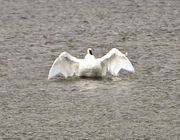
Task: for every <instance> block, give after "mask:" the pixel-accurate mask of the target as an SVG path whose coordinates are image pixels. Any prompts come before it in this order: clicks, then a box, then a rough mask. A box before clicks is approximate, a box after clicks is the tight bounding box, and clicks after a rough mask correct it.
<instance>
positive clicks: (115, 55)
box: [99, 48, 135, 76]
mask: <svg viewBox="0 0 180 140" xmlns="http://www.w3.org/2000/svg"><path fill="white" fill-rule="evenodd" d="M99 60H100V61H101V63H103V66H104V67H105V69H107V71H108V72H110V73H111V74H112V75H114V76H117V75H118V73H119V71H120V70H121V69H124V70H127V71H130V72H133V73H134V72H135V70H134V67H133V65H132V64H131V62H130V61H129V59H128V58H127V57H126V55H125V54H123V53H122V52H120V51H119V50H118V49H116V48H113V49H111V50H110V51H109V52H108V53H107V54H106V55H104V56H103V57H102V58H99Z"/></svg>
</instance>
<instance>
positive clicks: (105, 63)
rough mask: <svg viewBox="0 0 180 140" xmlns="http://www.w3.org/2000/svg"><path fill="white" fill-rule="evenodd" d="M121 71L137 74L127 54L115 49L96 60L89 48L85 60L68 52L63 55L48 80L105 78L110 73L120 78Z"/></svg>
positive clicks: (53, 66)
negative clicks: (58, 76) (62, 77)
mask: <svg viewBox="0 0 180 140" xmlns="http://www.w3.org/2000/svg"><path fill="white" fill-rule="evenodd" d="M121 69H124V70H127V71H129V72H133V73H134V72H135V70H134V67H133V66H132V64H131V62H130V61H129V59H128V58H127V57H126V54H123V53H121V52H120V51H119V50H118V49H116V48H113V49H111V50H110V51H109V52H108V53H107V54H106V55H104V56H103V57H101V58H95V56H94V55H93V54H92V49H91V48H89V49H88V50H87V54H86V56H85V58H84V59H78V58H76V57H74V56H72V55H70V54H69V53H67V52H63V53H61V54H60V55H59V57H58V58H56V60H55V61H54V63H53V65H52V66H51V69H50V71H49V75H48V79H51V78H53V77H54V76H56V75H58V74H62V75H63V76H64V77H72V76H83V77H103V76H106V74H107V72H109V73H111V74H112V75H113V76H118V73H119V71H120V70H121Z"/></svg>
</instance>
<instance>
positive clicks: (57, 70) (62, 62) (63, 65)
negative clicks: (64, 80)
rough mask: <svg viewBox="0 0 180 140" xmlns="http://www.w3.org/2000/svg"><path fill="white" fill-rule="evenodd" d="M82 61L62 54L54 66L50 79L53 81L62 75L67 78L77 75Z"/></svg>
mask: <svg viewBox="0 0 180 140" xmlns="http://www.w3.org/2000/svg"><path fill="white" fill-rule="evenodd" d="M80 61H81V59H78V58H76V57H74V56H72V55H70V54H69V53H67V52H63V53H61V54H60V55H59V57H58V58H56V60H55V61H54V63H53V64H52V66H51V69H50V71H49V75H48V79H51V78H52V77H54V76H56V75H58V74H62V75H63V76H65V77H71V76H73V75H77V73H78V68H79V63H80Z"/></svg>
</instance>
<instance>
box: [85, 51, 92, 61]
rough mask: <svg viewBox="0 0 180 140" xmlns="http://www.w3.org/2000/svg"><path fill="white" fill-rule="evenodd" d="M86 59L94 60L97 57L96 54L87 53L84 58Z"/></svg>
mask: <svg viewBox="0 0 180 140" xmlns="http://www.w3.org/2000/svg"><path fill="white" fill-rule="evenodd" d="M84 59H85V60H94V59H95V57H94V55H91V54H89V53H88V54H86V56H85V58H84Z"/></svg>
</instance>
